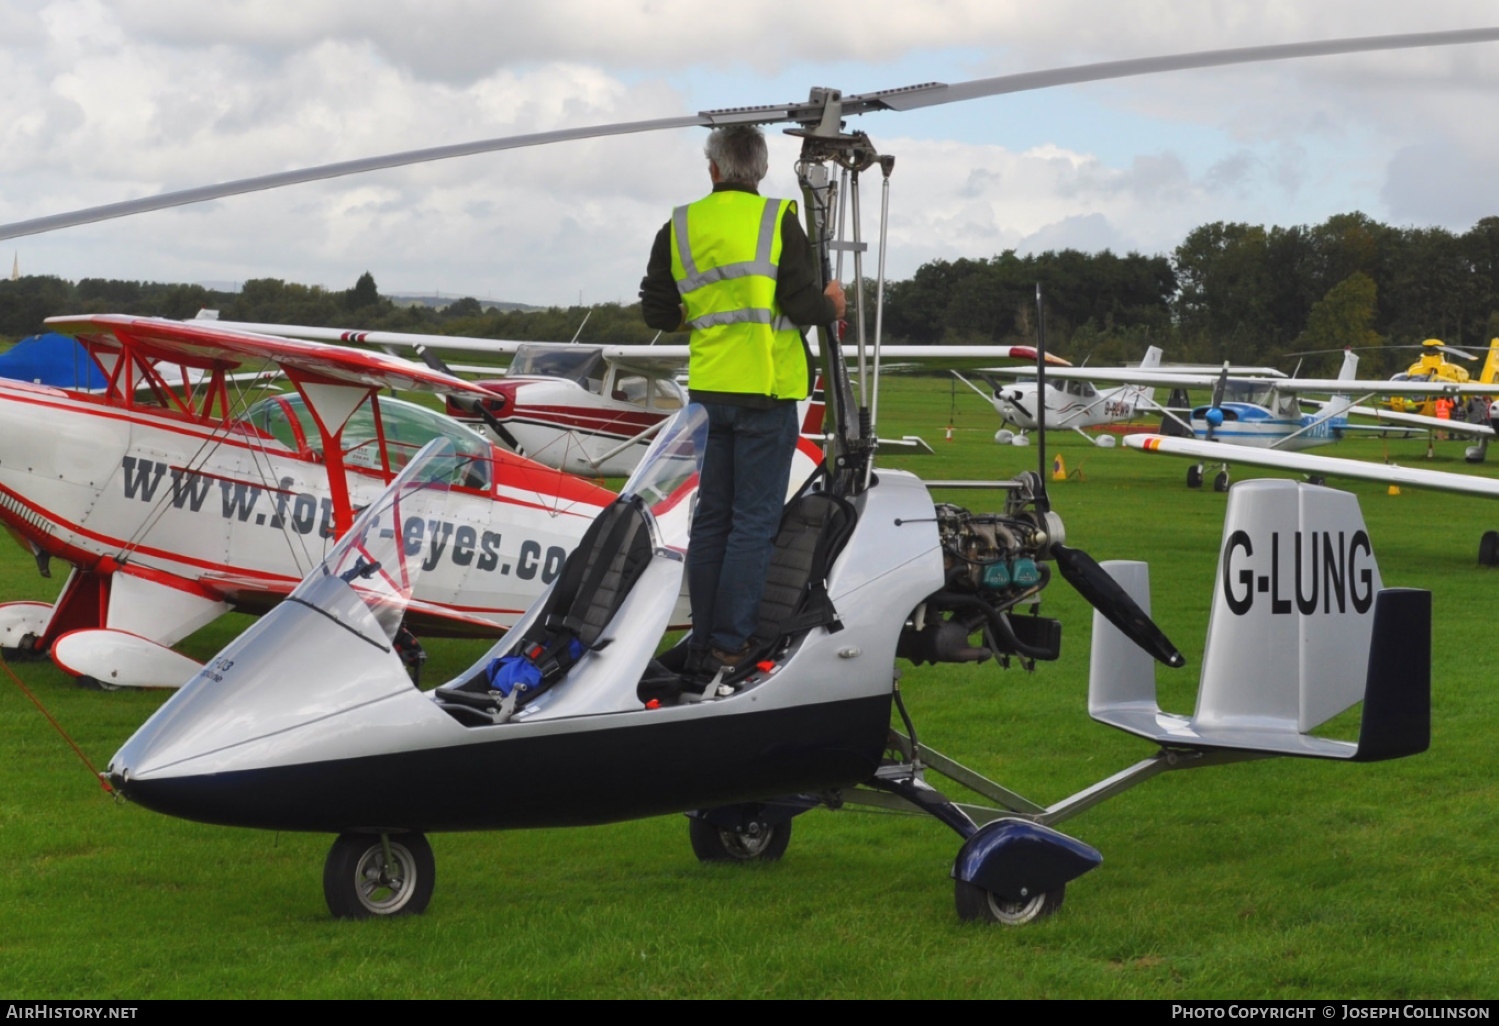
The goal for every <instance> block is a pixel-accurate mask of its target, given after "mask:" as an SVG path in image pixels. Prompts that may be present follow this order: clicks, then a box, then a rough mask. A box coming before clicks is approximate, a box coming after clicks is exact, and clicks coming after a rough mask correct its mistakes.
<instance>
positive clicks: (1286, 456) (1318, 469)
mask: <svg viewBox="0 0 1499 1026" xmlns="http://www.w3.org/2000/svg"><path fill="white" fill-rule="evenodd" d="M1124 444H1125V445H1127V446H1129V447H1130V448H1131V449H1139V450H1140V451H1141V452H1159V453H1165V454H1166V455H1168V456H1184V457H1187V458H1188V459H1200V460H1220V461H1223V462H1225V463H1248V464H1250V465H1251V466H1256V467H1269V468H1271V469H1272V470H1292V471H1296V472H1297V473H1301V474H1309V475H1311V476H1313V477H1351V478H1355V479H1357V480H1360V481H1377V482H1379V483H1381V484H1392V485H1406V486H1409V487H1411V488H1429V489H1432V490H1435V491H1439V492H1457V493H1460V494H1463V495H1481V496H1483V497H1485V498H1489V499H1499V480H1496V479H1494V478H1491V477H1481V476H1479V475H1477V474H1454V473H1451V472H1448V471H1444V470H1423V469H1421V468H1419V467H1402V466H1398V465H1397V464H1394V463H1370V462H1367V461H1365V460H1350V459H1343V458H1342V457H1338V456H1313V455H1308V454H1307V453H1300V452H1285V451H1282V450H1280V449H1252V448H1247V447H1244V446H1238V445H1227V444H1225V443H1223V442H1202V441H1196V440H1194V439H1190V438H1169V437H1167V436H1165V435H1130V436H1128V437H1127V438H1125V439H1124Z"/></svg>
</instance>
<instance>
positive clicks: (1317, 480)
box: [1306, 474, 1327, 488]
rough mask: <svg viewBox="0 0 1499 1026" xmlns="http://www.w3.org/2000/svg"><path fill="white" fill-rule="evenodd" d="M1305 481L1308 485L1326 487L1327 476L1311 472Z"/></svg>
mask: <svg viewBox="0 0 1499 1026" xmlns="http://www.w3.org/2000/svg"><path fill="white" fill-rule="evenodd" d="M1306 483H1307V484H1309V485H1316V486H1317V487H1318V488H1325V487H1327V478H1325V477H1322V476H1320V475H1317V474H1313V475H1312V476H1311V477H1309V478H1307V479H1306Z"/></svg>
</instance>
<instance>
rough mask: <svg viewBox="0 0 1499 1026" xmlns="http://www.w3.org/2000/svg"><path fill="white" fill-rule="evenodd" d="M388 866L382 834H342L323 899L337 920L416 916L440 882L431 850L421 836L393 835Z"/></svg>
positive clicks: (326, 873)
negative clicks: (435, 885) (433, 888)
mask: <svg viewBox="0 0 1499 1026" xmlns="http://www.w3.org/2000/svg"><path fill="white" fill-rule="evenodd" d="M389 843H390V862H389V864H388V865H387V863H386V856H385V842H383V841H382V840H381V839H380V836H379V835H378V834H340V835H339V837H338V840H336V841H334V842H333V847H332V848H330V849H329V850H328V860H327V861H326V862H325V863H323V897H324V898H325V899H326V900H327V902H328V911H329V912H332V913H333V916H334V918H336V919H365V918H368V917H369V916H415V915H420V914H421V913H423V912H425V911H426V910H427V904H428V902H430V901H431V900H432V887H433V885H434V884H435V883H436V882H437V862H436V860H435V859H433V857H432V846H431V845H430V844H428V843H427V839H426V838H425V837H423V836H422V835H421V834H391V835H390V841H389Z"/></svg>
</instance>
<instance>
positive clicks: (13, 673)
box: [0, 660, 114, 794]
mask: <svg viewBox="0 0 1499 1026" xmlns="http://www.w3.org/2000/svg"><path fill="white" fill-rule="evenodd" d="M0 666H4V667H5V672H6V673H8V674H10V679H11V680H13V681H15V682H16V687H18V688H20V689H21V693H22V694H24V695H25V696H26V697H27V698H29V699H31V704H32V705H34V706H36V707H37V708H38V709H39V710H41V713H42V715H43V716H45V717H47V722H48V723H50V724H52V726H53V727H54V728H55V729H56V730H57V732H58V733H59V734H61V735H62V739H63V740H64V741H66V742H67V743H68V747H70V748H72V749H73V751H75V752H77V753H78V758H80V759H82V760H83V764H84V765H85V766H87V767H88V771H89V772H90V773H92V774H93V775H94V779H95V780H97V781H98V782H99V786H100V787H102V788H103V789H104V793H105V794H114V788H113V787H111V786H110V785H109V780H108V779H107V778H106V777H105V776H104V775H103V774H102V773H100V772H99V771H98V770H96V769H95V768H94V764H93V763H91V762H89V761H88V756H87V755H84V754H83V749H82V748H79V747H78V745H77V744H76V743H74V741H73V739H72V738H70V737H68V732H67V731H66V730H63V729H62V724H60V723H58V722H57V721H56V720H55V719H53V718H52V714H51V713H49V712H48V711H47V707H46V706H44V705H42V703H41V701H40V700H39V699H38V698H37V697H36V695H33V694H32V693H31V689H30V688H28V687H27V686H26V684H25V683H24V682H23V681H22V680H21V678H20V677H17V676H16V671H15V670H12V669H11V668H10V665H9V664H8V663H6V662H4V661H3V660H0Z"/></svg>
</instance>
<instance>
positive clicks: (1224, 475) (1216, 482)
mask: <svg viewBox="0 0 1499 1026" xmlns="http://www.w3.org/2000/svg"><path fill="white" fill-rule="evenodd" d="M1213 491H1215V492H1226V491H1228V471H1226V470H1220V471H1218V473H1217V474H1215V475H1213Z"/></svg>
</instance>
